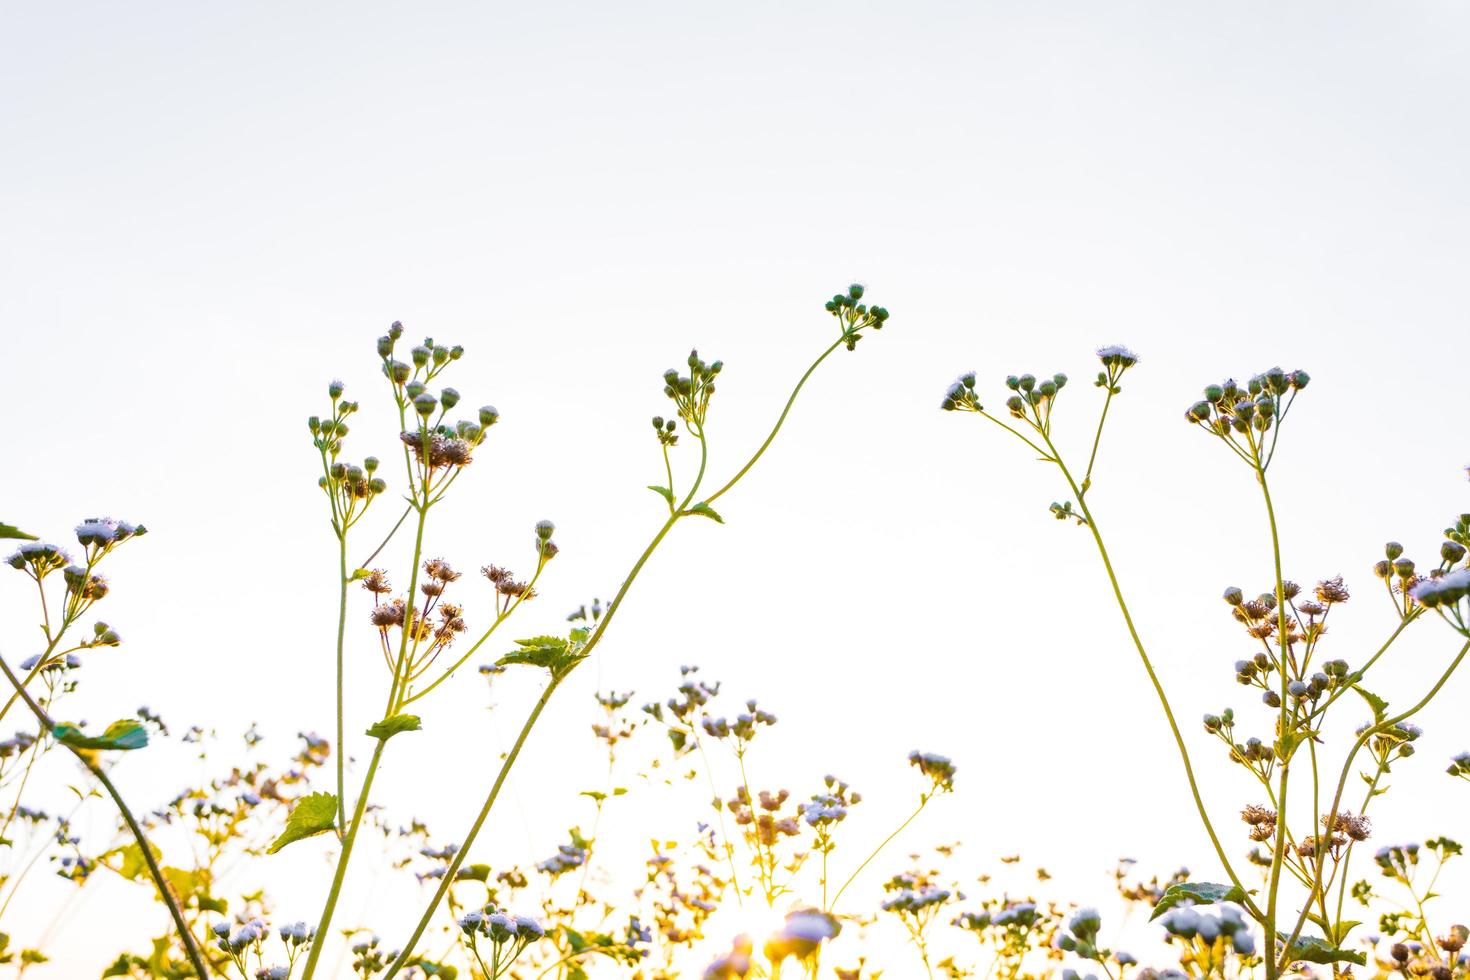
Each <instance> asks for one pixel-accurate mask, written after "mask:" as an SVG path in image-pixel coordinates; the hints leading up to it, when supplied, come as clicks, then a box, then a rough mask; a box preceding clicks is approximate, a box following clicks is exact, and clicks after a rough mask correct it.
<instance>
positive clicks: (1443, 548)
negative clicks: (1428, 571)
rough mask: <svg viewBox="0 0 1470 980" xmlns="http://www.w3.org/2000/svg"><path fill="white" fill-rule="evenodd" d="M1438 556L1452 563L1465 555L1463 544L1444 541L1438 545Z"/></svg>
mask: <svg viewBox="0 0 1470 980" xmlns="http://www.w3.org/2000/svg"><path fill="white" fill-rule="evenodd" d="M1439 557H1441V558H1443V559H1444V560H1445V561H1447V562H1449V563H1450V564H1451V565H1453V564H1454V563H1455V562H1457V561H1459V560H1460V559H1461V558H1464V557H1465V546H1464V545H1462V544H1460V543H1458V542H1455V541H1446V542H1444V543H1443V544H1441V545H1440V546H1439Z"/></svg>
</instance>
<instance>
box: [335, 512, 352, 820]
mask: <svg viewBox="0 0 1470 980" xmlns="http://www.w3.org/2000/svg"><path fill="white" fill-rule="evenodd" d="M337 567H338V573H339V581H338V596H337V744H336V746H335V750H336V753H337V833H338V835H339V836H338V840H341V837H340V835H341V833H342V828H343V827H345V826H346V825H347V770H346V764H347V743H346V720H345V711H346V709H345V707H344V704H343V700H342V688H343V682H344V677H343V658H342V650H343V645H344V644H345V643H346V639H347V585H348V582H349V581H350V580H349V579H348V578H347V532H346V530H345V529H344V530H342V531H341V532H340V533H339V535H338V537H337Z"/></svg>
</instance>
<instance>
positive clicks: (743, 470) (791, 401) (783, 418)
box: [705, 337, 842, 504]
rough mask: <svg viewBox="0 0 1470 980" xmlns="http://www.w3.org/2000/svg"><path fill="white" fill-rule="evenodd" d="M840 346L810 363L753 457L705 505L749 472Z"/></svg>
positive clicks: (713, 500)
mask: <svg viewBox="0 0 1470 980" xmlns="http://www.w3.org/2000/svg"><path fill="white" fill-rule="evenodd" d="M841 345H842V338H841V337H839V338H837V340H835V341H833V343H832V346H831V347H828V348H827V349H826V350H824V351H822V356H820V357H818V358H817V359H816V360H815V361H813V362H812V366H811V367H809V368H807V369H806V373H805V374H803V375H802V376H801V380H800V381H798V382H797V383H796V387H795V388H793V389H792V391H791V397H790V398H788V399H786V407H785V408H783V409H781V415H780V417H779V418H777V419H776V424H775V426H773V427H772V429H771V434H770V435H768V436H766V441H765V442H763V443H761V447H760V448H759V449H757V450H756V451H755V455H754V456H752V457H750V460H749V461H748V462H747V463H746V464H745V465H744V466H742V467H740V472H738V473H736V474H735V475H734V476H732V477H730V480H729V482H728V483H726V484H725V485H724V486H723V487H720V489H718V490H716V491H715V492H714V493H712V494H710V495H709V496H708V497H706V498H705V503H707V504H712V503H714V502H715V501H716V500H718V499H719V498H720V497H721V496H723V495H724V493H725V491H727V490H729V489H730V488H731V487H733V486H734V485H735V484H737V483H739V482H740V478H741V477H743V476H744V475H745V474H746V473H747V472H748V471H749V470H750V468H751V467H752V466H754V465H755V462H756V460H758V459H760V458H761V456H762V455H764V454H765V451H766V449H767V448H769V446H770V445H771V443H772V442H773V441H774V440H775V438H776V433H778V432H780V431H781V426H782V425H784V424H785V423H786V416H787V415H788V414H790V412H791V406H792V405H794V404H796V396H797V395H799V394H801V389H802V386H803V385H805V384H806V382H807V379H808V378H810V377H811V376H812V373H813V372H814V371H816V369H817V367H818V366H819V365H820V364H821V363H822V362H823V361H825V360H826V359H827V357H828V355H830V354H831V353H832V352H833V351H835V350H836V349H837V348H838V347H840V346H841Z"/></svg>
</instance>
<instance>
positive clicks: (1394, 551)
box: [1383, 541, 1404, 561]
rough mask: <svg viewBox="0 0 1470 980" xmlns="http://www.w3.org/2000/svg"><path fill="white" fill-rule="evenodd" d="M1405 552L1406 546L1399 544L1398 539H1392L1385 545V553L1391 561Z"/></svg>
mask: <svg viewBox="0 0 1470 980" xmlns="http://www.w3.org/2000/svg"><path fill="white" fill-rule="evenodd" d="M1403 553H1404V546H1403V545H1401V544H1399V543H1398V542H1397V541H1390V542H1389V543H1388V544H1386V545H1384V546H1383V555H1384V557H1385V558H1387V559H1388V560H1389V561H1393V560H1394V559H1395V558H1397V557H1398V556H1399V555H1402V554H1403Z"/></svg>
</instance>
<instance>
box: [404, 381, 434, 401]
mask: <svg viewBox="0 0 1470 980" xmlns="http://www.w3.org/2000/svg"><path fill="white" fill-rule="evenodd" d="M428 387H429V386H428V385H426V384H424V383H423V382H422V381H410V382H409V383H408V385H407V387H405V388H404V389H403V390H404V391H406V392H408V397H409V398H417V397H418V396H419V395H422V394H423V393H424V392H425V391H427V390H428Z"/></svg>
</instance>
